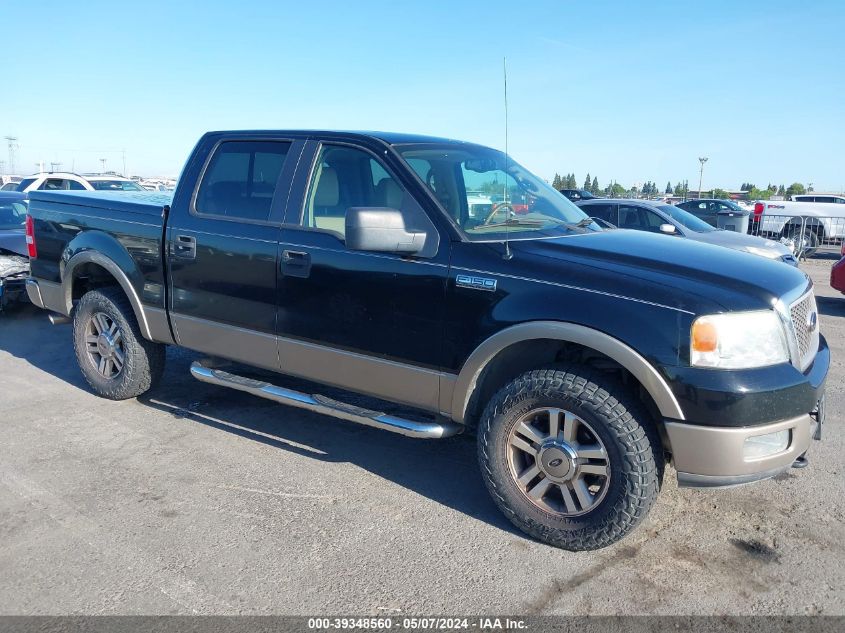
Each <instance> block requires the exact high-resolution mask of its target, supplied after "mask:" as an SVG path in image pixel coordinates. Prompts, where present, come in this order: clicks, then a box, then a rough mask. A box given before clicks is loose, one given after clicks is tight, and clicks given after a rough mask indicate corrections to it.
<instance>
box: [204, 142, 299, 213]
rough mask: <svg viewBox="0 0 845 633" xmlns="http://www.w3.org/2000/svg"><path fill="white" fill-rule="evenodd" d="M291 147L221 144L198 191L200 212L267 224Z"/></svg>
mask: <svg viewBox="0 0 845 633" xmlns="http://www.w3.org/2000/svg"><path fill="white" fill-rule="evenodd" d="M290 146H291V144H290V143H289V142H286V141H226V142H224V143H221V144H220V145H218V146H217V149H216V150H215V152H214V154H213V155H212V157H211V160H210V161H209V162H208V165H207V166H206V169H205V172H204V174H203V176H202V182H201V183H200V186H199V189H198V190H197V195H196V201H195V203H194V204H195V210H196V212H197V213H199V214H200V215H211V216H215V217H223V218H226V219H232V220H252V221H259V222H262V221H267V220H268V219H269V217H270V210H271V207H272V204H273V197H274V195H275V193H276V185H277V183H278V180H279V174H281V172H282V167H283V166H284V164H285V160H286V158H287V156H288V152H289V150H290Z"/></svg>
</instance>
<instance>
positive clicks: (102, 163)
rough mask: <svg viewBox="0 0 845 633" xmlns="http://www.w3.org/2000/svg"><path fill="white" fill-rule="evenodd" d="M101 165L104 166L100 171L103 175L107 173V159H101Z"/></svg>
mask: <svg viewBox="0 0 845 633" xmlns="http://www.w3.org/2000/svg"><path fill="white" fill-rule="evenodd" d="M100 164H101V165H102V169H101V170H100V173H101V174H104V173H106V159H105V158H101V159H100Z"/></svg>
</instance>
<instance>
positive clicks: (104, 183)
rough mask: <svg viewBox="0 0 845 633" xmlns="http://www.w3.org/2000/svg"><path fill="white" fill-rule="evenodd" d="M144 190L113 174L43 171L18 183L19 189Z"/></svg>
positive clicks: (24, 190) (130, 181)
mask: <svg viewBox="0 0 845 633" xmlns="http://www.w3.org/2000/svg"><path fill="white" fill-rule="evenodd" d="M37 190H46V191H144V189H142V188H141V187H140V186H139V185H138V184H137V183H136V182H134V181H132V180H129V178H124V177H123V176H116V175H112V174H85V175H80V174H74V173H71V172H59V171H56V172H41V173H39V174H32V175H31V176H27V177H26V178H24V179H23V180H21V181H20V182H19V183H18V187H17V191H23V192H26V191H37Z"/></svg>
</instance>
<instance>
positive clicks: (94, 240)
mask: <svg viewBox="0 0 845 633" xmlns="http://www.w3.org/2000/svg"><path fill="white" fill-rule="evenodd" d="M83 264H96V265H97V266H100V267H102V268H103V269H105V270H106V271H107V272H108V273H109V274H110V275H111V276H112V277H113V278H114V280H115V281H116V282H117V284H118V285H119V286H120V287H121V289H122V290H123V292H124V293H125V294H126V296H127V298H128V299H129V303H130V304H131V305H132V310H133V312H134V313H135V318H136V319H137V321H138V326H139V327H140V329H141V334H142V335H143V336H144V338H146V339H149V340H153V337H152V334H151V332H150V325H149V322H148V319H147V315H146V313H145V311H144V306H143V305H142V303H141V299H140V296H139V291H140V290H141V289H142V288H143V287H144V278H143V275H142V274H141V271H140V270H139V269H138V265H137V264H136V263H135V260H134V259H132V256H131V255H130V254H129V252H128V251H127V250H126V248H124V246H123V245H122V244H121V243H120V242H119V241H118V240H117V239H116V238H114V237H112V236H111V235H109V234H108V233H104V232H102V231H86V232H84V233H80V234H79V235H77V236H76V237H75V238H74V239H73V240H71V241H70V242H69V243H68V245H67V247H66V248H65V251H64V253H62V261H61V263H60V264H59V269H60V272H61V278H62V296H63V300H64V301H63V304H64V305H63V307H64V314H65V315H67V316H70V313H71V311H72V310H73V286H74V283H75V282H76V281H77V279H78V276H79V275H78V274H77V271H78V270H79V267H80V266H82V265H83Z"/></svg>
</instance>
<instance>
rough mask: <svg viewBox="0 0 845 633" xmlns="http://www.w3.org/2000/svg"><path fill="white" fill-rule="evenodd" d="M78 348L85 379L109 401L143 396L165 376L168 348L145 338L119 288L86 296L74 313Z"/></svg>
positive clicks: (77, 356) (102, 290) (77, 352)
mask: <svg viewBox="0 0 845 633" xmlns="http://www.w3.org/2000/svg"><path fill="white" fill-rule="evenodd" d="M73 346H74V349H75V350H76V360H77V362H78V363H79V368H80V369H81V370H82V375H83V376H85V380H86V381H88V384H89V385H91V388H92V389H93V390H94V391H95V392H96V393H97V395H100V396H103V397H104V398H109V399H111V400H125V399H126V398H134V397H136V396H140V395H141V394H142V393H144V392H146V391H147V390H149V389H150V388H151V387H152V386H153V385H154V384H155V383H156V382H157V381H158V380H159V379H160V378H161V375H162V373H163V372H164V359H165V346H164V345H161V344H160V343H153V342H152V341H148V340H147V339H145V338H144V337H143V336H142V335H141V330H140V328H139V327H138V322H137V320H136V319H135V313H134V312H133V311H132V306H131V305H130V304H129V300H128V299H127V298H126V296H125V295H124V294H123V292H122V291H121V290H120V289H118V288H101V289H99V290H92V291H91V292H88V293H86V294H85V295H84V296H83V297H82V299H81V300H80V302H79V304H77V306H76V308H75V309H74V314H73Z"/></svg>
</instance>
